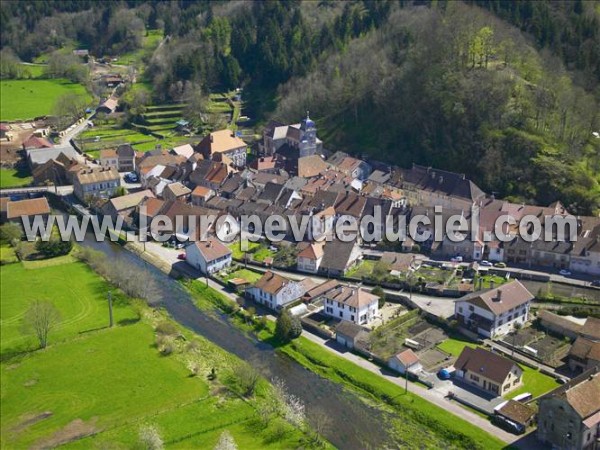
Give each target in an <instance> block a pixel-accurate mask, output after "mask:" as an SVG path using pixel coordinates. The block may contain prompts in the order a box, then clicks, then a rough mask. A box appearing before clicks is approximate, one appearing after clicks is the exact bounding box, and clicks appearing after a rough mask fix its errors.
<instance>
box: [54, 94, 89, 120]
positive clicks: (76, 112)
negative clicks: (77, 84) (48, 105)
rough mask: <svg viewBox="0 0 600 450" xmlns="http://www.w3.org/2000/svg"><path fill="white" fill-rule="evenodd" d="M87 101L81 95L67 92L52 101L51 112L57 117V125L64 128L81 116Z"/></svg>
mask: <svg viewBox="0 0 600 450" xmlns="http://www.w3.org/2000/svg"><path fill="white" fill-rule="evenodd" d="M86 104H87V101H86V99H85V97H84V96H83V95H79V94H75V93H74V92H67V93H65V94H62V95H61V96H60V97H58V98H57V99H56V101H55V102H54V107H53V108H52V111H53V114H54V115H55V116H57V118H58V126H59V127H60V128H65V127H66V126H68V125H69V124H71V123H72V122H75V121H76V120H78V119H80V118H81V117H83V114H84V111H85V107H86Z"/></svg>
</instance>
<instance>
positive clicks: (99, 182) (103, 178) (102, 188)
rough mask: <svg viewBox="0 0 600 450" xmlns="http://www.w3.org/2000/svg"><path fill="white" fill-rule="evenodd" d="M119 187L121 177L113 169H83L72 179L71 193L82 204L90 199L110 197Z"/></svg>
mask: <svg viewBox="0 0 600 450" xmlns="http://www.w3.org/2000/svg"><path fill="white" fill-rule="evenodd" d="M120 185H121V177H119V172H117V169H115V168H114V167H98V168H93V169H84V170H81V171H80V172H78V173H77V175H75V178H74V179H73V192H74V193H75V196H76V197H77V198H78V199H79V200H81V201H84V202H87V201H89V200H90V199H91V198H109V197H112V196H113V195H114V194H115V192H116V191H117V188H118V187H119V186H120Z"/></svg>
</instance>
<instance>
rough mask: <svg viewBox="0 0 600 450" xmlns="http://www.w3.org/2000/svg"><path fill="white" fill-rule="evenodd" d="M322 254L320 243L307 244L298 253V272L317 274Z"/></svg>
mask: <svg viewBox="0 0 600 450" xmlns="http://www.w3.org/2000/svg"><path fill="white" fill-rule="evenodd" d="M324 254H325V253H324V252H323V244H322V243H314V244H309V245H308V246H307V247H306V248H305V249H304V250H302V251H301V252H300V253H298V257H297V261H296V268H297V269H298V270H299V271H300V272H308V273H317V272H318V271H319V266H320V265H321V261H322V260H323V255H324Z"/></svg>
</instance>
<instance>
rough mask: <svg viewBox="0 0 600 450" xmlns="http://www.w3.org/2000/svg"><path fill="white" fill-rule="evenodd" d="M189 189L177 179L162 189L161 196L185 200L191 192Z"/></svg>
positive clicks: (168, 198) (167, 198) (166, 198)
mask: <svg viewBox="0 0 600 450" xmlns="http://www.w3.org/2000/svg"><path fill="white" fill-rule="evenodd" d="M191 192H192V191H191V189H190V188H188V187H186V186H184V185H183V184H181V183H180V182H179V181H177V182H175V183H170V184H168V185H167V186H165V188H164V189H163V192H162V196H163V198H164V199H165V200H181V201H186V200H187V198H188V197H189V195H190V193H191Z"/></svg>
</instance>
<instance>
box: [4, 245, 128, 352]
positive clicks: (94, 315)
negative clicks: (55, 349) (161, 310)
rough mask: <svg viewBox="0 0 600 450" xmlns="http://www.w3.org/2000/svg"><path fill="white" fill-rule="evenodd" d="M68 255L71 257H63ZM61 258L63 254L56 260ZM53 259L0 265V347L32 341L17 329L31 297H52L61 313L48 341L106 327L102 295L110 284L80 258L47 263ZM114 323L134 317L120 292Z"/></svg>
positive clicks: (12, 349) (28, 345)
mask: <svg viewBox="0 0 600 450" xmlns="http://www.w3.org/2000/svg"><path fill="white" fill-rule="evenodd" d="M67 258H71V257H70V256H67ZM59 261H60V262H65V260H64V258H61V259H59ZM52 262H53V260H45V261H42V262H41V263H43V264H41V265H46V267H41V268H35V267H36V266H39V265H38V264H36V262H29V263H27V264H28V267H31V268H30V269H27V268H25V266H24V265H23V263H19V264H10V265H5V266H2V267H0V276H1V277H2V283H0V297H1V298H2V304H1V305H0V320H1V323H2V340H1V342H0V352H1V353H2V354H3V356H4V354H5V353H9V354H12V353H16V352H21V351H24V350H28V349H30V348H31V347H32V346H33V345H34V340H33V338H31V337H26V336H24V335H23V334H22V333H21V331H20V328H21V318H22V317H23V315H24V313H25V311H26V310H27V307H28V304H29V302H30V301H32V300H37V299H41V300H51V301H52V302H53V303H54V305H55V306H56V308H58V310H59V311H60V313H61V316H62V322H61V323H60V324H59V326H58V328H57V329H56V330H55V331H54V332H53V333H52V334H51V335H50V343H51V344H52V343H54V342H59V341H62V340H65V339H68V338H73V337H75V336H79V335H81V333H84V332H87V331H91V330H95V329H98V328H102V327H105V326H107V324H108V306H107V301H106V295H107V292H108V291H109V289H110V287H109V285H108V284H107V283H106V282H105V281H104V280H102V279H101V278H100V277H98V276H97V275H96V274H95V273H94V272H92V271H91V270H90V269H89V268H88V267H87V266H85V265H84V264H82V263H78V262H77V263H75V262H70V263H66V264H60V265H53V266H52V265H49V264H50V263H52ZM114 317H115V322H117V323H118V322H119V321H127V320H132V319H135V318H136V317H137V316H136V314H135V313H134V312H133V311H132V310H131V309H130V308H128V307H127V306H126V304H125V302H124V301H123V299H122V297H120V296H118V295H115V302H114Z"/></svg>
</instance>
